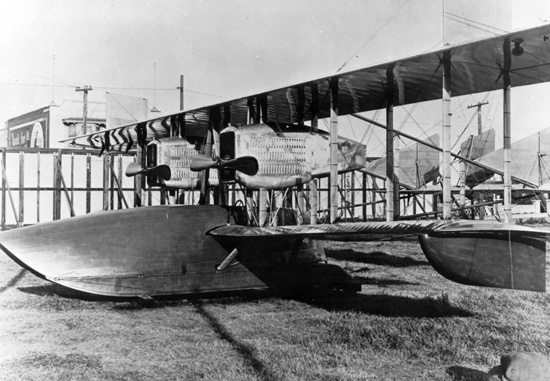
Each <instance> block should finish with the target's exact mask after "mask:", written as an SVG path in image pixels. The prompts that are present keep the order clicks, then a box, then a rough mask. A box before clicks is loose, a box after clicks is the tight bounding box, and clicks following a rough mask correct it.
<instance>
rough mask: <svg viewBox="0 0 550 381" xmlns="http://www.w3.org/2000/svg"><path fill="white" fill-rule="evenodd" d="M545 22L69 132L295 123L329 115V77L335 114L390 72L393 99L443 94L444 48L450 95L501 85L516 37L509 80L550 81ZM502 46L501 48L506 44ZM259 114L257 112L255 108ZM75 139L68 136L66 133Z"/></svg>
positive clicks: (114, 138) (194, 130)
mask: <svg viewBox="0 0 550 381" xmlns="http://www.w3.org/2000/svg"><path fill="white" fill-rule="evenodd" d="M549 37H550V25H544V26H541V27H537V28H532V29H527V30H523V31H518V32H513V33H510V34H507V35H503V36H498V37H492V38H488V39H484V40H478V41H474V42H470V43H465V44H461V45H457V46H451V47H448V48H445V49H441V50H436V51H432V52H428V53H424V54H420V55H417V56H413V57H408V58H404V59H399V60H395V61H391V62H386V63H382V64H380V65H375V66H371V67H366V68H362V69H358V70H354V71H349V72H343V73H338V74H331V75H330V76H326V77H324V78H320V79H315V80H311V81H307V82H303V83H299V84H293V85H289V86H286V87H283V88H279V89H275V90H271V91H265V92H262V93H259V94H251V95H250V96H247V97H243V98H239V99H234V100H230V101H227V102H223V103H219V104H214V105H210V106H205V107H201V108H197V109H193V110H187V111H181V112H178V113H175V114H173V115H167V116H162V117H159V118H154V119H151V120H148V121H144V122H141V123H135V124H131V125H127V126H121V127H117V128H113V129H109V130H105V131H101V132H98V133H94V134H91V135H83V136H80V137H77V138H76V139H74V140H75V141H76V143H80V144H84V145H89V146H92V147H96V148H101V147H103V148H104V149H113V148H118V149H128V148H132V146H133V145H134V144H135V141H136V139H141V138H145V139H148V140H150V139H153V138H159V137H163V136H170V133H172V134H173V135H181V136H185V137H186V138H188V137H190V136H199V137H202V136H204V133H205V131H206V130H207V128H208V126H209V124H210V123H214V124H219V125H223V126H226V125H229V124H232V125H241V124H246V123H247V122H248V121H249V120H250V119H252V120H255V121H257V122H259V121H260V120H262V121H264V122H268V121H269V122H277V123H284V124H290V123H298V122H301V121H303V120H311V119H313V118H314V117H319V118H326V117H328V116H329V115H330V84H331V82H332V83H337V84H338V91H339V101H338V104H339V107H338V113H339V115H347V114H351V113H359V112H365V111H369V110H375V109H380V108H382V107H384V104H385V94H386V82H387V72H388V71H390V70H391V71H392V72H393V77H394V89H395V91H394V105H395V106H399V105H406V104H410V103H418V102H423V101H429V100H435V99H439V98H441V94H442V90H441V89H442V65H441V61H442V58H443V55H444V52H448V54H449V56H450V60H451V87H452V95H453V96H461V95H466V94H472V93H479V92H486V91H492V90H495V89H501V88H502V86H503V78H502V70H503V68H504V66H505V62H504V61H505V60H504V55H505V53H504V52H505V51H509V50H510V48H511V49H513V48H514V47H515V46H516V43H519V45H520V47H521V48H522V49H523V50H524V51H523V54H521V55H514V54H512V55H511V62H510V76H511V85H512V86H525V85H532V84H537V83H542V82H548V81H550V43H549V41H550V40H549ZM505 46H506V48H505ZM260 115H261V116H260ZM69 140H73V139H69Z"/></svg>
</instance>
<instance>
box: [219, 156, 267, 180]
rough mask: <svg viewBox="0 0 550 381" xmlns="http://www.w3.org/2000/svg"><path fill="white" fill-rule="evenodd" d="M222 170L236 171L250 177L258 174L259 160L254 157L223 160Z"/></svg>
mask: <svg viewBox="0 0 550 381" xmlns="http://www.w3.org/2000/svg"><path fill="white" fill-rule="evenodd" d="M221 167H222V168H229V169H235V170H237V171H239V172H242V173H244V174H245V175H248V176H254V175H255V174H256V173H258V160H256V158H255V157H253V156H241V157H238V158H236V159H231V160H222V161H221Z"/></svg>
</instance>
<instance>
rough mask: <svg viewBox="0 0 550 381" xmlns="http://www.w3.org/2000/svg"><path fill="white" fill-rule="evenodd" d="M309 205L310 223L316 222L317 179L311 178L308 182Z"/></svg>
mask: <svg viewBox="0 0 550 381" xmlns="http://www.w3.org/2000/svg"><path fill="white" fill-rule="evenodd" d="M309 205H310V221H311V222H310V224H311V225H316V224H317V211H318V210H319V205H318V196H317V180H315V179H312V180H311V181H310V182H309Z"/></svg>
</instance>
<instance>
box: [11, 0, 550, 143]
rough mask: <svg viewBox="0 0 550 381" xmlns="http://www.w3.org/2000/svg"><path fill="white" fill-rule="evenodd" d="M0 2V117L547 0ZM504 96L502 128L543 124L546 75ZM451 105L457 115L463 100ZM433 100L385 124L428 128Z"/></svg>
mask: <svg viewBox="0 0 550 381" xmlns="http://www.w3.org/2000/svg"><path fill="white" fill-rule="evenodd" d="M444 12H445V15H446V17H443V14H444ZM0 14H2V15H3V22H2V23H0V35H1V36H2V38H1V39H0V52H1V53H0V105H1V106H0V121H2V122H5V121H6V120H7V119H9V118H12V117H15V116H18V115H21V114H23V113H26V112H29V111H32V110H35V109H38V108H40V107H44V106H46V105H48V104H50V102H52V100H53V101H55V102H57V103H60V102H62V101H63V100H79V99H81V98H82V93H80V92H76V91H75V89H76V87H79V86H84V85H88V86H92V88H93V90H92V91H91V92H90V94H89V100H90V101H91V102H92V104H91V106H90V107H89V109H90V110H91V112H93V108H94V106H93V102H104V101H105V93H106V92H112V93H119V94H126V95H132V96H138V97H144V98H147V99H148V100H149V105H150V107H153V106H155V107H156V108H157V109H159V110H160V111H161V113H162V114H168V113H173V112H176V111H177V110H178V109H179V102H180V100H179V90H178V89H177V87H178V86H179V78H180V75H184V81H185V83H184V88H185V93H184V94H185V97H184V103H185V108H186V109H189V108H193V107H199V106H204V105H208V104H213V103H219V102H222V101H224V100H228V99H233V98H236V97H240V96H244V95H246V94H249V93H257V92H261V91H265V90H271V89H275V88H279V87H283V86H286V85H290V84H293V83H297V82H304V81H306V80H309V79H315V78H319V77H325V76H328V75H332V74H335V73H336V72H337V71H338V69H339V68H341V67H342V66H344V68H343V70H350V69H354V68H359V67H362V66H368V65H372V64H378V63H382V62H385V61H390V60H393V59H396V58H400V57H407V56H410V55H416V54H420V53H422V52H425V51H428V50H432V49H435V48H442V47H443V43H444V42H445V43H448V44H453V43H457V42H459V41H464V40H471V39H473V38H480V37H487V36H491V35H495V34H496V33H501V32H503V31H511V30H517V29H521V28H526V27H532V26H537V25H540V24H542V23H548V22H550V7H549V6H548V1H547V0H452V1H451V0H338V1H336V0H272V1H259V0H155V1H153V0H151V1H146V0H117V1H108V0H94V1H89V0H20V1H18V2H12V1H3V2H0ZM500 97H501V95H500V94H493V95H490V96H489V97H488V98H487V99H489V100H490V103H491V105H490V106H488V107H487V108H485V109H483V112H484V113H483V115H484V116H483V120H484V123H485V124H488V125H491V124H492V123H499V119H500V116H499V113H501V111H498V110H499V109H498V107H500V106H498V102H500V103H501V98H500ZM512 97H513V98H512V101H513V102H514V103H513V118H514V119H513V122H514V121H517V123H515V124H514V125H513V128H514V129H515V130H513V131H517V133H516V132H513V136H512V139H513V140H516V139H518V138H520V137H523V136H524V135H526V134H528V133H529V132H531V131H534V130H536V129H540V128H543V127H548V126H550V108H549V107H547V104H548V99H550V98H549V97H550V89H549V88H548V86H546V85H544V86H533V89H530V90H528V91H525V90H524V89H518V90H517V91H516V89H514V93H513V94H512ZM499 99H500V100H499ZM543 99H546V101H545V102H543V101H542V100H543ZM478 100H481V97H478V98H476V97H471V98H469V99H467V100H465V101H463V102H468V104H473V103H476V102H477V101H478ZM516 102H517V103H516ZM456 105H457V103H455V107H460V112H456V113H455V114H456V118H455V117H453V118H454V119H455V120H456V125H457V126H462V125H464V123H466V121H467V120H470V117H471V113H472V112H473V111H472V110H469V111H466V103H464V104H462V103H460V102H459V103H458V106H456ZM437 107H439V111H434V110H437ZM440 109H441V106H440V103H439V105H438V106H433V105H420V106H419V107H417V108H416V109H415V114H414V117H413V118H410V117H409V118H407V112H408V111H407V110H403V111H401V113H400V112H399V111H397V113H396V124H397V125H399V123H400V120H401V121H405V120H406V119H408V121H407V122H406V123H411V124H414V126H412V127H408V126H407V125H405V126H404V128H405V130H404V131H406V132H409V133H410V132H411V131H407V129H411V130H412V129H413V128H418V126H419V125H420V126H422V125H423V126H424V128H426V130H427V132H423V133H426V134H429V133H430V131H433V132H438V130H437V127H436V126H435V125H436V124H437V123H438V121H440V120H441V111H440ZM546 109H548V111H547V110H546ZM515 110H518V112H517V113H514V111H515ZM428 114H429V115H428ZM411 119H414V120H415V121H416V122H415V123H412V122H411ZM356 123H357V122H351V121H349V120H347V121H346V120H344V121H343V122H342V124H343V125H344V126H346V125H347V124H349V128H350V129H352V128H353V125H355V124H356ZM453 123H454V122H453ZM461 123H462V124H461ZM2 125H3V123H2ZM2 125H0V126H2ZM516 125H517V126H518V127H516ZM474 127H475V126H472V128H474ZM475 128H477V127H475ZM495 128H496V129H497V130H498V129H501V125H500V126H499V125H497V126H495ZM462 129H463V128H459V129H456V131H455V132H454V134H455V137H457V136H458V135H460V133H461V132H462V131H461V130H462ZM468 133H469V132H467V133H466V134H468ZM350 134H356V132H350ZM497 136H498V134H497ZM497 139H498V138H497ZM497 145H498V144H497Z"/></svg>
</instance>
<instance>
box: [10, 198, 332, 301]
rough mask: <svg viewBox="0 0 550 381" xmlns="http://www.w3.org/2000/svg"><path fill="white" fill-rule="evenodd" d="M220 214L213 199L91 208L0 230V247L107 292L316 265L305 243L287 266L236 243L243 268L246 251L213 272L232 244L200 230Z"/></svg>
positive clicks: (192, 284) (236, 282)
mask: <svg viewBox="0 0 550 381" xmlns="http://www.w3.org/2000/svg"><path fill="white" fill-rule="evenodd" d="M227 221H228V214H227V211H226V210H225V209H223V208H220V207H216V206H158V207H146V208H135V209H127V210H124V211H109V212H97V213H92V214H90V215H86V216H81V217H74V218H70V219H65V220H59V221H54V222H49V223H43V224H40V225H35V226H30V227H25V228H20V229H15V230H12V231H7V232H2V233H1V234H0V247H1V248H2V249H3V250H4V251H5V252H6V253H7V254H8V255H9V256H10V257H11V258H12V259H13V260H15V261H16V262H17V263H19V264H20V265H21V266H23V267H24V268H26V269H28V270H29V271H31V272H33V273H34V274H35V275H37V276H39V277H41V278H44V279H47V280H49V281H52V282H55V283H58V284H60V285H63V286H66V287H69V288H72V289H75V290H79V291H82V292H86V293H91V294H98V295H104V296H115V297H141V296H158V295H183V294H195V293H205V292H216V291H231V290H243V289H256V288H266V287H278V286H285V285H292V284H295V283H296V281H295V280H296V279H301V278H303V274H304V271H311V268H315V267H318V266H319V263H320V260H319V256H318V255H315V256H311V255H308V250H305V251H304V250H301V247H302V245H300V246H299V247H300V250H298V251H299V254H300V257H301V258H304V255H306V257H307V258H305V259H303V261H302V263H301V264H300V265H296V266H290V267H289V266H288V265H283V264H279V265H277V264H276V262H277V260H274V259H269V258H266V256H267V257H268V256H269V250H265V251H263V250H262V248H256V250H255V248H248V249H244V248H243V251H244V252H246V253H248V258H249V268H247V267H245V266H243V264H242V262H246V259H247V256H246V255H244V254H243V255H239V257H238V259H239V261H240V263H239V262H236V263H235V264H234V265H232V266H230V267H228V268H227V269H225V270H223V271H221V272H218V271H216V266H218V265H219V264H220V263H221V262H222V261H223V260H224V259H225V258H226V257H227V255H228V253H229V252H230V251H231V250H232V249H233V248H234V247H235V245H233V246H231V245H224V246H222V245H221V244H219V243H218V242H217V241H216V239H214V238H213V237H210V236H207V235H206V232H207V231H208V230H210V229H212V228H214V227H217V226H220V225H225V224H227ZM290 247H291V248H292V247H293V246H290ZM258 253H260V254H261V253H265V254H266V255H264V256H261V255H260V256H258ZM277 257H278V258H279V257H280V255H279V254H277ZM258 258H260V259H261V260H260V259H258ZM322 259H324V257H323V258H322ZM274 263H275V265H274ZM323 267H324V266H323ZM251 270H252V271H251ZM288 270H289V271H288ZM255 272H258V273H259V274H260V277H258V276H256V275H255ZM260 278H261V279H260ZM293 279H294V280H293ZM312 281H314V279H312Z"/></svg>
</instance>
